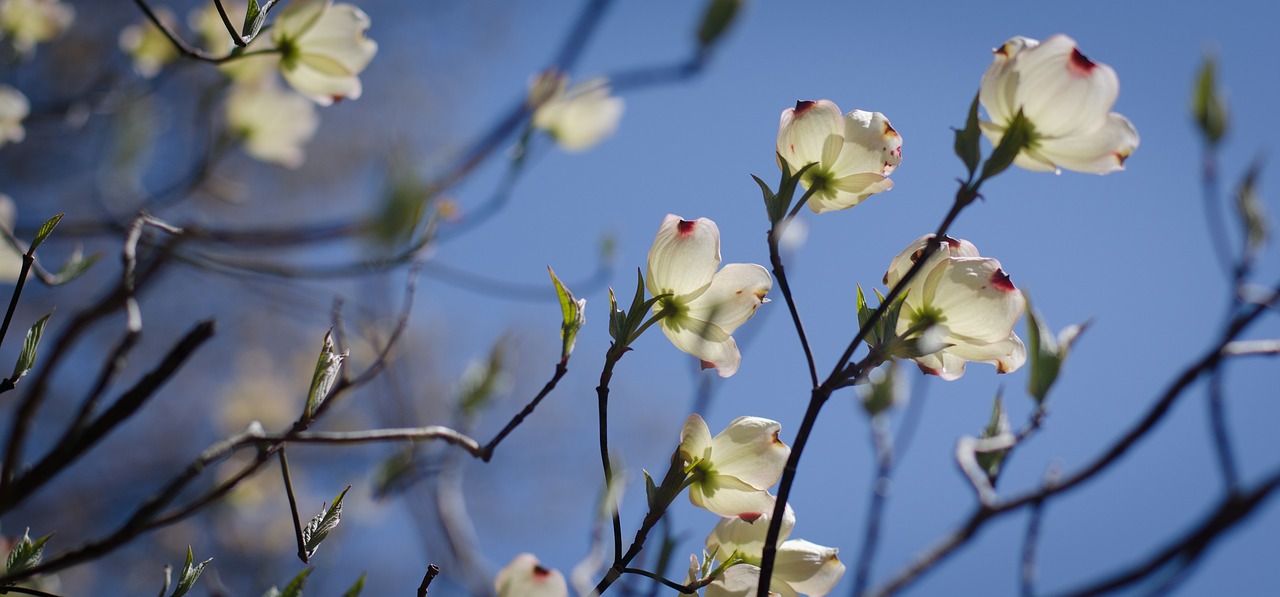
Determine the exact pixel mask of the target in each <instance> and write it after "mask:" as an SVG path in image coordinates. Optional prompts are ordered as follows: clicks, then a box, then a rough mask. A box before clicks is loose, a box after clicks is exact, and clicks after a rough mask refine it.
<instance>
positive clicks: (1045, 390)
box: [1024, 293, 1089, 405]
mask: <svg viewBox="0 0 1280 597" xmlns="http://www.w3.org/2000/svg"><path fill="white" fill-rule="evenodd" d="M1024 294H1025V293H1024ZM1088 325H1089V324H1088V322H1085V323H1083V324H1080V325H1072V326H1067V327H1066V328H1065V329H1063V330H1062V331H1061V332H1059V333H1058V335H1057V336H1054V334H1053V332H1052V331H1051V330H1050V329H1049V326H1048V325H1047V324H1046V323H1045V322H1044V318H1043V316H1041V315H1040V312H1039V311H1037V310H1036V309H1035V308H1034V307H1033V306H1032V304H1031V298H1030V297H1029V296H1028V297H1027V360H1028V361H1029V362H1030V365H1031V374H1030V375H1028V376H1027V393H1028V394H1030V395H1031V397H1032V399H1034V400H1035V402H1036V404H1037V405H1043V404H1044V401H1045V398H1046V397H1048V395H1049V389H1050V388H1052V387H1053V384H1054V382H1056V381H1057V380H1058V374H1059V373H1061V370H1062V363H1063V362H1064V361H1066V359H1067V353H1068V351H1069V350H1070V348H1071V344H1072V343H1073V342H1075V340H1076V338H1078V337H1079V336H1080V333H1081V332H1083V331H1084V330H1085V328H1087V327H1088Z"/></svg>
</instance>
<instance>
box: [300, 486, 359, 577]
mask: <svg viewBox="0 0 1280 597" xmlns="http://www.w3.org/2000/svg"><path fill="white" fill-rule="evenodd" d="M348 491H351V486H350V485H348V486H347V488H346V489H343V490H342V493H339V494H338V497H336V498H333V505H331V506H329V507H322V508H320V513H319V514H317V515H315V517H314V518H312V519H311V522H308V523H307V526H305V527H303V529H302V546H303V549H304V550H305V551H306V552H307V559H311V556H313V555H315V553H316V550H317V549H320V543H322V542H323V541H324V540H325V538H327V537H328V536H329V533H330V532H332V531H333V529H335V528H337V527H338V523H339V522H341V521H342V498H344V497H346V495H347V492H348Z"/></svg>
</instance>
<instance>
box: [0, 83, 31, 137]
mask: <svg viewBox="0 0 1280 597" xmlns="http://www.w3.org/2000/svg"><path fill="white" fill-rule="evenodd" d="M30 113H31V102H28V101H27V96H25V95H23V94H22V92H21V91H18V90H17V89H14V88H13V87H10V86H8V85H0V147H4V144H5V143H8V142H10V141H12V142H14V143H21V142H22V140H23V139H26V138H27V129H25V128H23V126H22V121H23V120H24V119H26V117H27V115H28V114H30Z"/></svg>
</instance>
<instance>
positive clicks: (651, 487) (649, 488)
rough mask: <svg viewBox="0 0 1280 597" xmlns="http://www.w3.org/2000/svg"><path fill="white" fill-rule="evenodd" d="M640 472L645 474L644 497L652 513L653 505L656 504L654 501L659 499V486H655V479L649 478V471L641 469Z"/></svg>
mask: <svg viewBox="0 0 1280 597" xmlns="http://www.w3.org/2000/svg"><path fill="white" fill-rule="evenodd" d="M640 472H642V473H644V496H645V499H646V502H645V503H646V504H647V505H648V506H649V509H650V511H652V510H653V505H654V503H655V502H654V500H655V498H657V497H658V486H657V485H656V484H654V482H653V477H650V476H649V471H646V470H644V469H640Z"/></svg>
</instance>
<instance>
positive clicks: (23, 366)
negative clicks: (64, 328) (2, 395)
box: [9, 313, 53, 384]
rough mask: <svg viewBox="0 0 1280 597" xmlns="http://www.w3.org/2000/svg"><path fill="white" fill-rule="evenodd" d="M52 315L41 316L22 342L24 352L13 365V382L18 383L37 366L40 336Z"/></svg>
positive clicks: (11, 376)
mask: <svg viewBox="0 0 1280 597" xmlns="http://www.w3.org/2000/svg"><path fill="white" fill-rule="evenodd" d="M50 315H53V313H48V314H46V315H45V316H44V317H41V318H40V320H39V321H36V323H35V325H33V326H31V329H29V330H27V338H26V339H25V340H23V342H22V352H21V353H20V354H18V362H17V363H15V364H14V366H13V375H10V376H9V381H10V382H11V383H15V384H16V383H18V380H19V379H22V376H24V375H26V374H27V372H28V371H31V368H32V367H34V366H35V364H36V348H37V347H39V346H40V336H41V334H43V333H44V324H45V323H47V322H48V321H49V316H50Z"/></svg>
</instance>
